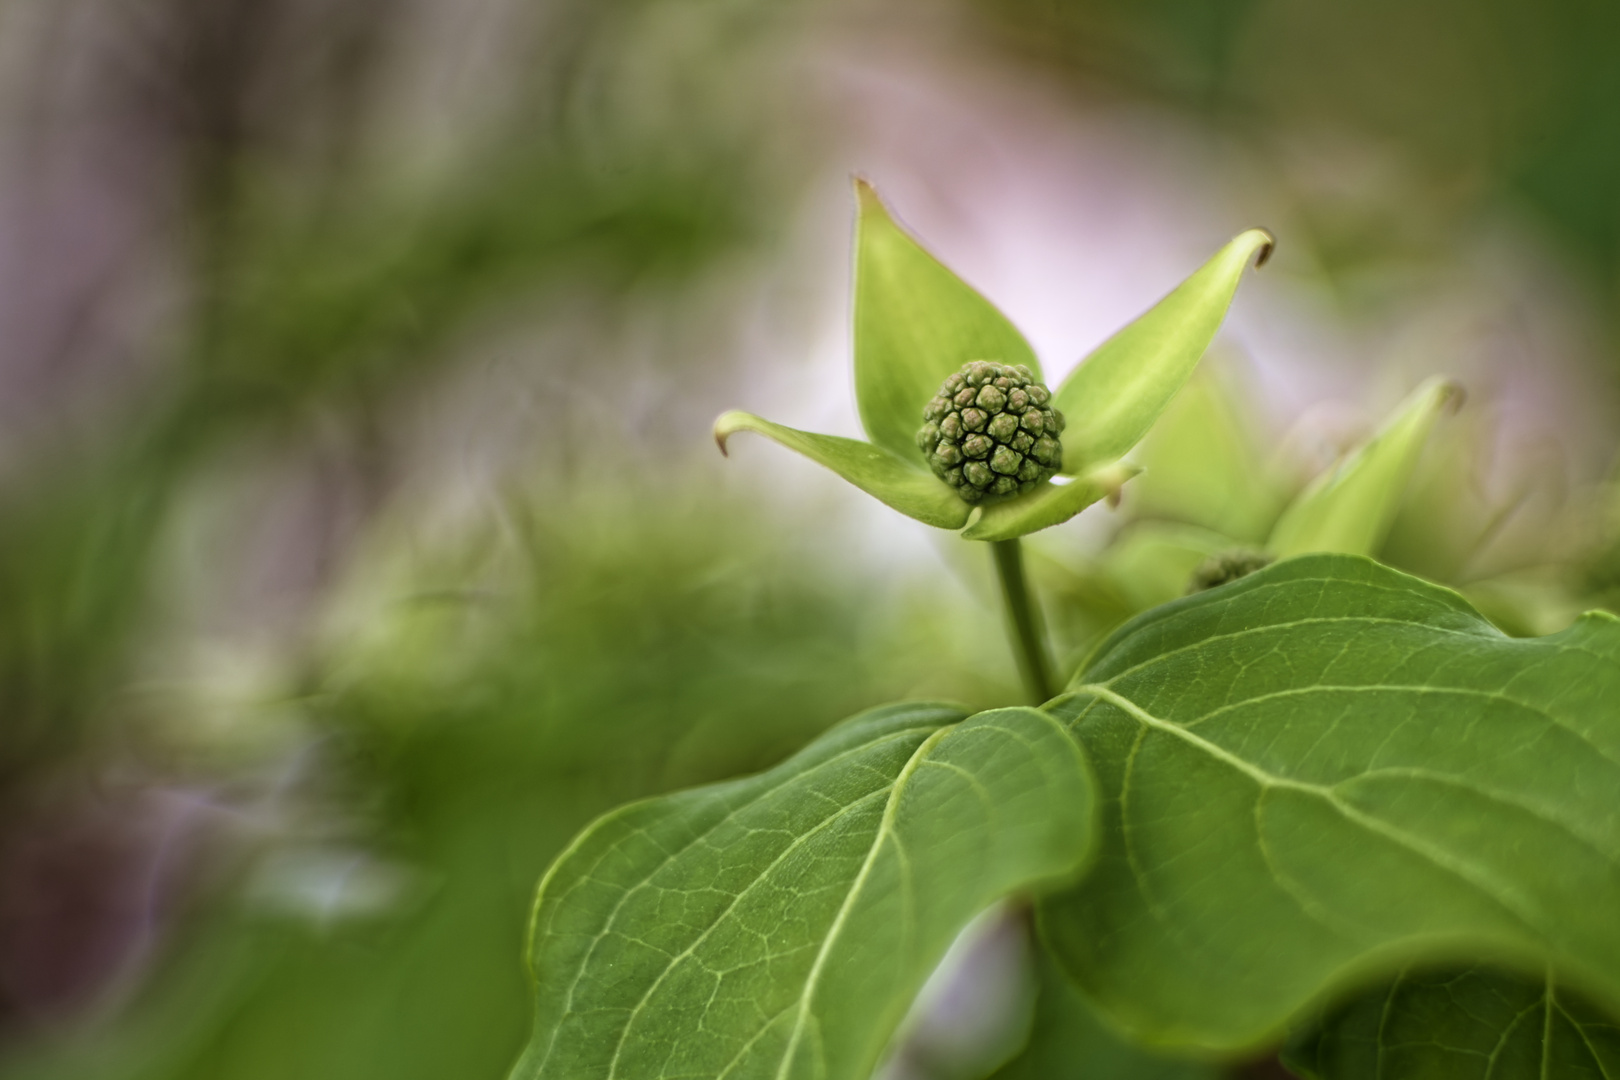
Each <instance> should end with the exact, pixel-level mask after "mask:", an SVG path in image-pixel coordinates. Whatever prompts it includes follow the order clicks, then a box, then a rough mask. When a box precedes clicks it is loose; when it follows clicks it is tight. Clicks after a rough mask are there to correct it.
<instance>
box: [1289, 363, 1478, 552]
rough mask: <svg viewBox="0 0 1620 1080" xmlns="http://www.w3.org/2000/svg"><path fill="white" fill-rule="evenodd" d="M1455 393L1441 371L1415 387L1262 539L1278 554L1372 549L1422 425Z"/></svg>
mask: <svg viewBox="0 0 1620 1080" xmlns="http://www.w3.org/2000/svg"><path fill="white" fill-rule="evenodd" d="M1457 395H1458V390H1457V387H1456V384H1454V383H1450V382H1447V381H1446V380H1444V379H1430V380H1429V381H1428V382H1426V383H1424V384H1423V385H1422V386H1420V387H1418V389H1417V390H1415V391H1414V392H1413V393H1412V395H1411V396H1410V397H1408V398H1407V399H1406V400H1405V401H1404V402H1402V403H1401V406H1400V408H1398V409H1396V410H1395V414H1394V415H1393V416H1391V417H1390V419H1389V420H1388V422H1386V423H1385V424H1384V426H1383V427H1382V428H1381V429H1379V431H1378V433H1377V434H1376V435H1374V436H1373V437H1372V438H1371V439H1369V440H1367V441H1366V442H1365V443H1363V444H1362V445H1361V446H1359V447H1357V448H1356V449H1355V450H1354V451H1352V452H1351V453H1350V454H1349V455H1347V456H1346V457H1345V458H1344V460H1343V461H1341V462H1339V463H1338V464H1337V465H1335V466H1334V467H1333V468H1331V469H1329V470H1328V471H1327V472H1325V473H1323V474H1322V475H1321V476H1319V477H1317V478H1316V479H1315V480H1314V481H1312V482H1311V484H1310V485H1309V486H1308V487H1306V489H1305V490H1304V491H1303V492H1301V493H1300V495H1299V497H1298V498H1297V499H1295V500H1294V502H1293V503H1292V504H1290V505H1289V507H1288V509H1287V510H1284V511H1283V514H1282V517H1280V518H1278V519H1277V524H1276V525H1275V526H1273V527H1272V530H1271V539H1270V541H1268V543H1267V545H1266V546H1267V547H1268V548H1269V549H1270V550H1271V551H1272V553H1273V554H1276V555H1278V556H1280V557H1285V558H1286V557H1287V556H1289V555H1303V554H1305V553H1306V552H1311V551H1338V552H1342V553H1344V554H1346V555H1371V554H1373V553H1374V552H1375V551H1377V550H1378V545H1379V544H1380V543H1382V542H1383V539H1384V535H1385V534H1386V533H1388V532H1389V526H1390V523H1391V522H1393V521H1394V520H1395V511H1396V510H1398V509H1400V505H1401V496H1402V495H1404V494H1406V485H1407V481H1408V480H1410V479H1411V476H1412V470H1413V469H1414V468H1415V467H1416V466H1417V460H1418V454H1419V453H1421V452H1422V450H1423V444H1424V443H1426V442H1427V441H1428V439H1429V431H1430V429H1432V428H1433V427H1434V422H1435V420H1436V419H1437V418H1438V417H1439V416H1440V413H1441V412H1442V411H1443V410H1444V409H1446V408H1447V407H1448V406H1450V405H1451V404H1453V403H1454V402H1455V401H1456V400H1457Z"/></svg>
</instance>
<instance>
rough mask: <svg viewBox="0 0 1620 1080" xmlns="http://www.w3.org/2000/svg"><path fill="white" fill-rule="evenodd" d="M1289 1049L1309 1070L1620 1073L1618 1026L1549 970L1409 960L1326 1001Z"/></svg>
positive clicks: (1450, 1076)
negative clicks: (1534, 972) (1437, 966)
mask: <svg viewBox="0 0 1620 1080" xmlns="http://www.w3.org/2000/svg"><path fill="white" fill-rule="evenodd" d="M1286 1056H1287V1061H1288V1064H1289V1066H1290V1067H1291V1068H1292V1069H1293V1070H1294V1071H1296V1072H1298V1073H1299V1074H1301V1075H1303V1076H1309V1077H1313V1078H1315V1080H1364V1078H1367V1077H1376V1078H1378V1080H1551V1078H1554V1077H1570V1078H1572V1080H1573V1078H1590V1080H1606V1078H1608V1077H1614V1076H1620V1026H1616V1024H1615V1023H1614V1021H1613V1020H1612V1019H1611V1018H1609V1017H1608V1016H1606V1015H1604V1014H1602V1013H1600V1012H1598V1011H1597V1010H1595V1009H1593V1008H1592V1006H1591V1005H1589V1004H1587V1003H1586V1002H1585V1001H1584V1000H1582V999H1581V998H1580V997H1579V996H1578V995H1576V994H1573V993H1571V992H1570V991H1569V990H1568V989H1567V988H1565V987H1562V986H1559V985H1558V984H1557V983H1556V981H1554V980H1552V979H1550V978H1546V977H1543V978H1540V979H1531V978H1527V977H1525V976H1522V975H1515V974H1510V973H1508V972H1505V971H1501V970H1497V969H1494V968H1490V967H1485V966H1480V965H1476V966H1474V967H1470V968H1466V969H1463V970H1455V969H1453V970H1440V971H1436V970H1427V969H1419V970H1407V971H1403V972H1401V973H1400V975H1399V976H1397V977H1396V978H1395V979H1393V980H1391V981H1390V982H1389V983H1388V984H1386V985H1384V986H1381V987H1378V988H1377V989H1376V990H1374V991H1372V992H1370V993H1365V994H1361V995H1358V996H1356V997H1355V998H1352V999H1351V1000H1350V1001H1349V1002H1346V1003H1344V1004H1341V1005H1339V1006H1337V1007H1335V1008H1333V1009H1332V1010H1330V1011H1328V1012H1327V1014H1326V1015H1325V1016H1324V1017H1323V1018H1322V1019H1321V1021H1320V1022H1319V1023H1318V1024H1317V1025H1316V1026H1314V1027H1313V1028H1312V1029H1311V1030H1310V1031H1309V1032H1307V1033H1306V1034H1305V1035H1304V1036H1303V1037H1302V1038H1301V1039H1299V1040H1298V1041H1297V1042H1296V1043H1295V1044H1294V1045H1292V1046H1291V1047H1290V1048H1289V1052H1288V1054H1287V1055H1286Z"/></svg>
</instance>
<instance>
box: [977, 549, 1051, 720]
mask: <svg viewBox="0 0 1620 1080" xmlns="http://www.w3.org/2000/svg"><path fill="white" fill-rule="evenodd" d="M990 551H991V554H992V555H994V556H995V563H996V577H997V579H998V580H999V581H1000V582H1001V599H1002V603H1003V605H1004V606H1005V608H1006V612H1007V627H1008V629H1009V630H1010V631H1011V636H1012V646H1013V655H1014V656H1015V657H1016V658H1017V660H1018V674H1019V675H1020V676H1021V677H1022V678H1023V681H1024V690H1025V692H1026V693H1027V694H1028V695H1029V700H1030V704H1031V705H1040V704H1042V703H1043V702H1046V701H1049V700H1051V698H1052V694H1053V687H1052V662H1051V659H1050V658H1049V657H1048V656H1047V652H1046V627H1045V624H1044V623H1042V621H1041V609H1040V608H1039V607H1037V606H1036V604H1035V597H1034V595H1033V594H1032V593H1031V592H1030V591H1029V580H1028V579H1027V578H1026V577H1025V576H1024V549H1023V546H1022V544H1021V543H1020V542H1019V541H1018V540H1017V538H1014V539H1012V540H992V541H991V542H990Z"/></svg>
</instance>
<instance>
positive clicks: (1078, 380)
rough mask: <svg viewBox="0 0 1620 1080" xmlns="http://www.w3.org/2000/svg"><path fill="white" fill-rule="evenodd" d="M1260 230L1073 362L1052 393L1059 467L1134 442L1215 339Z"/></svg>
mask: <svg viewBox="0 0 1620 1080" xmlns="http://www.w3.org/2000/svg"><path fill="white" fill-rule="evenodd" d="M1272 243H1273V241H1272V239H1271V234H1270V233H1268V232H1266V231H1265V230H1264V229H1250V230H1248V231H1247V232H1244V233H1240V234H1239V235H1238V236H1237V237H1235V238H1234V239H1233V240H1232V241H1231V243H1229V244H1227V245H1226V246H1225V247H1223V248H1221V250H1220V251H1217V252H1216V253H1215V256H1214V257H1213V258H1211V259H1210V260H1209V262H1207V263H1205V264H1204V265H1203V266H1202V267H1200V268H1199V269H1198V270H1197V271H1196V272H1195V273H1194V274H1193V275H1192V277H1190V278H1188V279H1187V280H1186V281H1183V282H1182V283H1181V284H1180V285H1178V286H1176V288H1175V291H1174V292H1172V293H1171V294H1170V295H1169V296H1166V297H1165V298H1164V299H1163V300H1160V301H1159V302H1158V303H1157V304H1155V305H1154V306H1153V307H1152V308H1150V309H1149V310H1148V311H1147V312H1146V313H1144V314H1142V315H1140V316H1138V317H1137V318H1136V320H1135V321H1134V322H1132V323H1130V325H1128V326H1126V327H1125V328H1124V329H1123V330H1121V331H1119V332H1118V333H1117V334H1115V335H1114V336H1113V337H1111V338H1109V339H1108V340H1107V341H1105V342H1103V343H1102V345H1100V346H1098V347H1097V349H1096V351H1095V352H1093V353H1092V354H1091V355H1090V356H1088V357H1086V359H1085V360H1083V361H1081V363H1080V366H1079V367H1077V368H1075V369H1074V371H1073V373H1071V374H1070V375H1069V377H1068V378H1067V379H1065V380H1064V381H1063V385H1062V386H1060V387H1059V388H1058V391H1057V394H1056V395H1055V401H1056V404H1057V407H1058V408H1059V409H1060V410H1062V412H1063V415H1064V417H1065V418H1066V419H1067V420H1068V427H1067V428H1066V429H1065V430H1064V432H1063V471H1064V472H1066V473H1081V472H1085V471H1086V470H1088V469H1093V468H1095V467H1097V466H1098V465H1102V464H1104V463H1106V462H1110V461H1113V460H1114V459H1116V458H1118V457H1120V456H1121V455H1122V454H1124V453H1125V452H1126V451H1128V450H1130V448H1131V447H1133V446H1135V445H1136V444H1137V443H1138V442H1139V441H1141V439H1142V436H1144V435H1146V434H1147V433H1148V429H1149V428H1151V427H1152V426H1153V422H1154V421H1155V420H1157V419H1158V418H1159V415H1160V414H1161V413H1163V412H1164V410H1165V409H1166V408H1167V407H1168V406H1169V405H1170V401H1171V399H1172V398H1174V397H1175V396H1176V392H1177V391H1179V390H1180V389H1181V387H1182V384H1183V383H1185V382H1186V381H1187V379H1188V377H1189V376H1191V375H1192V373H1193V369H1194V368H1195V367H1197V366H1198V361H1199V360H1200V359H1201V358H1202V357H1203V355H1204V350H1205V349H1207V348H1209V343H1210V342H1211V341H1213V340H1214V339H1215V331H1216V330H1219V329H1220V326H1221V320H1223V319H1225V318H1226V309H1227V308H1228V307H1230V306H1231V303H1232V294H1233V293H1234V292H1236V291H1237V287H1238V281H1239V280H1240V279H1241V278H1242V277H1243V270H1244V268H1245V267H1247V266H1248V265H1249V260H1250V259H1251V258H1255V257H1256V252H1258V253H1259V255H1258V258H1257V260H1256V261H1257V263H1263V262H1265V261H1266V257H1267V256H1268V255H1269V254H1270V253H1271V247H1272Z"/></svg>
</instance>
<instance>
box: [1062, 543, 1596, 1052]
mask: <svg viewBox="0 0 1620 1080" xmlns="http://www.w3.org/2000/svg"><path fill="white" fill-rule="evenodd" d="M1071 691H1072V692H1071V693H1069V694H1068V695H1067V696H1066V697H1064V698H1063V699H1061V700H1060V701H1058V702H1057V703H1055V704H1054V705H1053V706H1051V707H1050V708H1051V709H1052V711H1053V712H1054V713H1055V714H1056V715H1058V716H1061V717H1063V718H1064V719H1065V720H1067V721H1069V722H1070V723H1071V724H1072V726H1073V730H1074V732H1075V735H1076V737H1077V738H1078V739H1079V740H1080V741H1081V743H1082V745H1084V746H1085V748H1086V750H1087V751H1088V756H1089V757H1090V759H1091V763H1092V766H1093V768H1094V769H1095V770H1096V774H1097V778H1098V783H1099V792H1100V797H1101V800H1102V801H1101V804H1100V814H1101V818H1100V821H1101V829H1102V832H1101V840H1100V847H1099V850H1098V855H1097V860H1096V863H1095V865H1094V867H1093V869H1092V870H1091V871H1090V872H1089V873H1088V875H1087V876H1086V878H1085V879H1084V881H1082V882H1081V883H1080V884H1079V885H1077V886H1076V887H1074V888H1072V889H1070V890H1067V891H1064V892H1062V893H1059V894H1056V895H1053V896H1051V897H1049V898H1048V899H1047V900H1045V901H1044V902H1043V904H1042V905H1041V909H1040V921H1041V925H1042V929H1043V932H1044V934H1045V937H1046V940H1047V941H1048V943H1049V944H1050V945H1051V946H1052V947H1053V948H1055V949H1056V950H1057V952H1058V954H1059V956H1060V958H1061V960H1062V962H1063V964H1064V967H1065V969H1066V970H1067V971H1068V972H1069V974H1070V975H1071V976H1072V977H1073V978H1074V979H1075V980H1076V981H1077V982H1078V983H1079V984H1080V985H1081V987H1082V988H1083V989H1084V991H1085V992H1086V993H1087V994H1088V995H1089V996H1090V997H1091V998H1092V999H1093V1000H1095V1001H1096V1002H1097V1003H1098V1005H1099V1006H1100V1007H1101V1008H1102V1009H1103V1010H1104V1011H1105V1012H1107V1013H1108V1014H1110V1015H1111V1016H1112V1017H1113V1018H1114V1019H1115V1020H1116V1021H1117V1022H1118V1023H1120V1024H1121V1025H1123V1026H1124V1027H1126V1028H1128V1029H1130V1030H1133V1031H1135V1032H1136V1033H1137V1034H1138V1035H1140V1036H1141V1037H1143V1038H1145V1039H1148V1040H1151V1041H1155V1042H1161V1043H1168V1044H1178V1045H1183V1046H1194V1047H1207V1048H1215V1049H1220V1050H1225V1051H1231V1050H1238V1049H1245V1048H1254V1047H1258V1046H1262V1045H1264V1044H1265V1043H1266V1042H1267V1041H1269V1040H1271V1039H1274V1038H1276V1037H1277V1036H1278V1035H1279V1033H1280V1032H1281V1031H1282V1029H1283V1027H1284V1025H1285V1023H1286V1022H1287V1020H1288V1019H1289V1017H1290V1015H1292V1014H1294V1013H1295V1012H1296V1011H1297V1010H1299V1009H1301V1008H1302V1007H1303V1006H1305V1005H1306V1004H1307V1003H1308V1002H1310V1001H1312V1000H1313V999H1316V998H1317V997H1318V996H1319V995H1322V994H1324V993H1327V992H1329V991H1332V990H1335V989H1344V988H1345V987H1346V986H1347V985H1353V983H1352V982H1351V981H1352V980H1357V981H1359V980H1363V979H1367V978H1370V977H1374V976H1376V975H1377V974H1379V973H1380V972H1383V971H1388V970H1390V969H1391V967H1392V966H1394V965H1398V964H1400V963H1402V962H1403V959H1406V958H1412V957H1422V958H1424V959H1426V960H1433V961H1435V962H1444V961H1445V960H1447V959H1452V960H1458V961H1464V962H1470V961H1473V960H1475V959H1477V958H1478V957H1480V956H1495V957H1498V958H1506V959H1510V960H1512V961H1513V962H1515V963H1519V964H1524V965H1529V967H1530V968H1531V969H1532V970H1540V969H1541V968H1542V967H1543V966H1544V965H1545V966H1546V967H1548V968H1549V969H1550V970H1552V971H1554V972H1555V973H1556V976H1557V978H1558V979H1559V980H1560V982H1561V983H1563V984H1565V985H1568V986H1571V987H1579V988H1580V989H1581V990H1582V991H1584V992H1585V993H1586V994H1588V995H1590V996H1591V998H1592V999H1593V1000H1594V1002H1595V1003H1596V1005H1597V1006H1598V1007H1600V1008H1605V1009H1608V1010H1610V1011H1611V1012H1612V1011H1613V1010H1614V1009H1615V1007H1616V1006H1617V1005H1620V919H1616V918H1615V912H1616V911H1620V797H1617V792H1620V709H1617V708H1616V702H1620V624H1617V620H1616V619H1615V618H1614V617H1613V616H1610V615H1607V614H1591V615H1587V616H1585V617H1583V618H1582V619H1581V620H1580V621H1579V622H1578V623H1576V624H1575V625H1574V626H1572V627H1571V628H1570V629H1568V630H1567V631H1565V632H1563V633H1560V634H1556V635H1553V636H1550V637H1545V638H1537V639H1530V640H1524V639H1513V638H1508V637H1506V636H1504V635H1503V634H1501V633H1500V632H1498V631H1497V630H1496V629H1494V628H1493V627H1492V626H1491V625H1490V624H1489V623H1488V622H1486V621H1485V619H1483V618H1482V617H1481V616H1480V615H1479V614H1478V613H1477V612H1475V611H1474V610H1473V609H1472V608H1471V607H1469V606H1468V604H1467V603H1466V602H1465V601H1463V600H1462V599H1461V598H1460V597H1458V596H1457V595H1456V594H1455V593H1453V592H1450V591H1449V590H1446V589H1442V588H1439V587H1436V586H1433V585H1429V584H1426V583H1424V582H1422V581H1419V580H1417V579H1415V578H1412V577H1408V576H1407V575H1404V574H1401V573H1398V572H1396V571H1393V570H1390V569H1387V568H1385V567H1382V566H1379V565H1377V564H1376V563H1373V562H1371V561H1369V560H1366V559H1361V558H1356V557H1351V556H1333V555H1312V556H1305V557H1301V558H1296V559H1291V560H1287V561H1284V562H1280V563H1278V564H1276V565H1274V566H1272V567H1270V568H1268V569H1266V570H1262V571H1260V572H1258V573H1255V574H1253V575H1251V576H1249V577H1246V578H1244V579H1242V580H1240V581H1238V582H1235V583H1232V584H1229V585H1225V586H1222V587H1220V588H1217V589H1213V590H1211V591H1209V592H1206V593H1202V594H1199V595H1197V596H1193V597H1189V598H1187V599H1185V600H1180V601H1177V602H1174V603H1171V604H1166V605H1164V606H1163V607H1160V608H1157V609H1155V610H1154V611H1151V612H1149V613H1147V614H1145V615H1142V616H1139V617H1138V618H1136V619H1135V620H1133V621H1132V622H1130V623H1128V624H1127V625H1126V626H1124V627H1123V628H1121V629H1120V630H1119V631H1117V632H1116V633H1115V634H1114V636H1113V637H1112V638H1111V639H1109V641H1108V642H1106V643H1105V644H1104V646H1103V647H1102V648H1101V649H1100V650H1099V651H1098V654H1097V656H1096V657H1095V659H1094V660H1093V662H1092V663H1091V664H1090V665H1089V666H1088V667H1087V668H1086V670H1085V671H1084V672H1083V673H1082V674H1081V675H1080V676H1078V677H1077V679H1076V681H1075V683H1074V684H1073V685H1072V686H1071Z"/></svg>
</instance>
